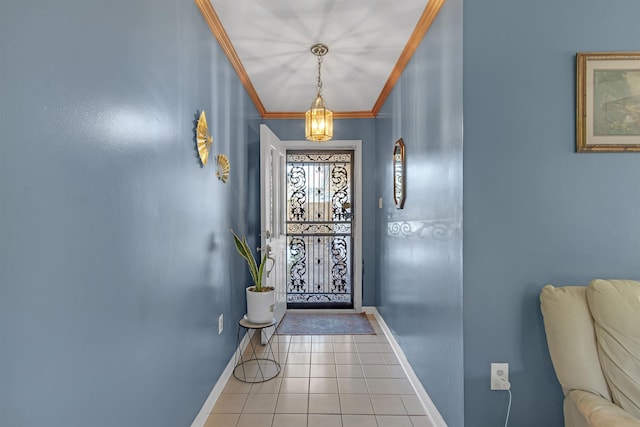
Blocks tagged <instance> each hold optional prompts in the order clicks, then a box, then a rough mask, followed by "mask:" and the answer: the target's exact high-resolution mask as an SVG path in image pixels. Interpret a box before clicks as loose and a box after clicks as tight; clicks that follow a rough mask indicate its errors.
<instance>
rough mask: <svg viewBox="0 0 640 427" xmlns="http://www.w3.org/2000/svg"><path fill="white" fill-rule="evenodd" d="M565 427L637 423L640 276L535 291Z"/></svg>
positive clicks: (626, 426) (630, 425) (622, 426)
mask: <svg viewBox="0 0 640 427" xmlns="http://www.w3.org/2000/svg"><path fill="white" fill-rule="evenodd" d="M540 302H541V308H542V314H543V316H544V327H545V330H546V333H547V343H548V344H549V352H550V354H551V360H552V362H553V367H554V369H555V371H556V375H557V377H558V380H559V381H560V385H561V386H562V390H563V392H564V395H565V399H564V418H565V426H566V427H584V426H597V427H640V282H635V281H631V280H594V281H592V282H591V283H590V284H589V286H587V287H583V286H564V287H557V288H556V287H553V286H551V285H547V286H545V287H544V288H543V289H542V292H541V293H540Z"/></svg>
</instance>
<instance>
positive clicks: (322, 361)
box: [311, 352, 336, 365]
mask: <svg viewBox="0 0 640 427" xmlns="http://www.w3.org/2000/svg"><path fill="white" fill-rule="evenodd" d="M334 354H335V353H313V352H312V353H311V364H312V365H313V364H315V365H334V364H335V363H336V358H335V356H334Z"/></svg>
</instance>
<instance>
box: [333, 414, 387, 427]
mask: <svg viewBox="0 0 640 427" xmlns="http://www.w3.org/2000/svg"><path fill="white" fill-rule="evenodd" d="M342 427H378V423H377V422H376V417H375V415H342Z"/></svg>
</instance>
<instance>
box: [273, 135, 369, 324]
mask: <svg viewBox="0 0 640 427" xmlns="http://www.w3.org/2000/svg"><path fill="white" fill-rule="evenodd" d="M281 142H282V144H283V146H284V149H285V150H319V151H322V150H353V156H354V158H353V166H354V176H353V185H354V189H355V200H354V202H355V209H354V210H355V215H354V231H353V237H354V244H353V310H354V311H355V312H356V313H360V312H361V311H362V211H363V210H364V209H363V206H362V141H361V140H336V141H334V140H332V141H327V142H321V143H317V142H310V141H285V140H282V141H281ZM305 311H308V310H306V309H305ZM324 311H326V310H324ZM341 311H342V312H343V313H344V311H345V310H341Z"/></svg>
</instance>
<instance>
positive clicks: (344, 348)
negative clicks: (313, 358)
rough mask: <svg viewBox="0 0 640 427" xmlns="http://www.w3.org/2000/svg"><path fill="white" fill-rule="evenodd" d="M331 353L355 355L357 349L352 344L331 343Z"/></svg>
mask: <svg viewBox="0 0 640 427" xmlns="http://www.w3.org/2000/svg"><path fill="white" fill-rule="evenodd" d="M333 351H335V352H336V353H356V352H357V351H358V349H357V347H356V345H355V343H352V342H335V343H333ZM376 351H377V350H376Z"/></svg>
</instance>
